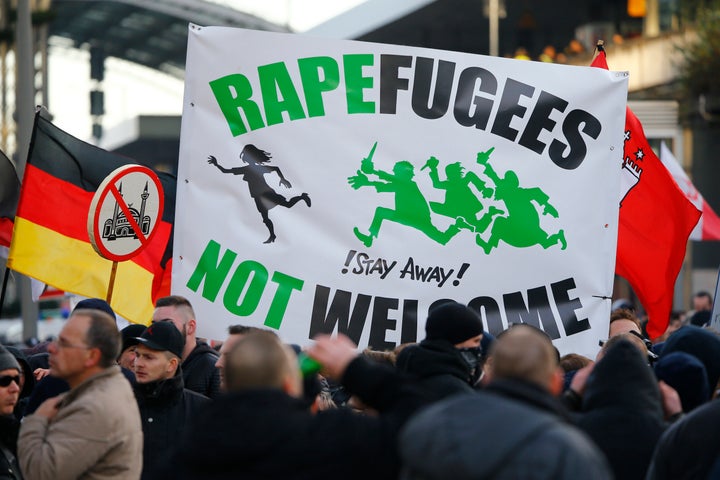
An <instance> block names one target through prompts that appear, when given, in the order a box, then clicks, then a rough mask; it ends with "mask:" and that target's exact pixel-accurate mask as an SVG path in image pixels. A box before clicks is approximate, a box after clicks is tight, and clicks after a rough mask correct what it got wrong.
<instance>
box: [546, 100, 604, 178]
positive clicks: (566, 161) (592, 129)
mask: <svg viewBox="0 0 720 480" xmlns="http://www.w3.org/2000/svg"><path fill="white" fill-rule="evenodd" d="M601 130H602V125H601V124H600V121H599V120H598V119H597V118H595V117H593V116H592V115H591V114H589V113H588V112H586V111H585V110H573V111H572V112H570V113H568V114H567V116H566V117H565V120H564V121H563V124H562V131H563V134H564V135H565V138H566V139H567V141H568V144H567V145H566V144H564V143H563V142H561V141H560V140H558V139H555V140H553V141H552V143H551V144H550V149H549V150H548V153H549V154H550V160H552V161H553V163H554V164H555V165H557V166H558V167H560V168H564V169H566V170H574V169H576V168H577V167H578V166H579V165H580V164H581V163H582V161H583V160H585V155H587V145H585V140H584V139H583V137H582V135H581V133H584V134H586V135H588V136H589V137H591V138H592V139H594V140H597V138H598V137H599V136H600V131H601ZM568 147H569V151H568V153H567V154H566V155H564V153H565V150H568Z"/></svg>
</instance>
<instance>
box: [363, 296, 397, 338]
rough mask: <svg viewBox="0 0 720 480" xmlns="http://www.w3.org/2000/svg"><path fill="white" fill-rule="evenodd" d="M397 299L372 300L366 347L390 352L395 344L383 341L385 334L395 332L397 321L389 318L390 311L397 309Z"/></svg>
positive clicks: (379, 298) (378, 298)
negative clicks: (370, 321)
mask: <svg viewBox="0 0 720 480" xmlns="http://www.w3.org/2000/svg"><path fill="white" fill-rule="evenodd" d="M398 303H399V301H398V299H397V298H385V297H375V299H374V300H373V313H372V323H371V324H370V339H369V340H368V345H370V348H373V349H375V350H390V349H392V348H394V347H395V344H394V343H392V342H388V341H387V340H385V332H387V331H388V330H395V328H396V326H397V320H396V319H393V318H390V315H389V312H390V310H397V309H398Z"/></svg>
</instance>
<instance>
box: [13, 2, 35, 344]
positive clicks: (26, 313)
mask: <svg viewBox="0 0 720 480" xmlns="http://www.w3.org/2000/svg"><path fill="white" fill-rule="evenodd" d="M15 48H16V50H15V54H16V63H17V73H16V75H17V77H16V82H15V110H16V115H17V151H16V159H17V171H18V175H19V176H20V178H23V176H24V174H25V164H26V163H27V158H26V157H27V153H28V148H29V146H30V137H31V135H32V126H33V115H34V112H35V101H34V99H35V67H34V59H33V51H34V50H33V41H32V23H31V18H30V1H29V0H18V12H17V28H16V29H15ZM19 279H20V283H19V287H20V288H19V290H20V305H21V307H22V316H23V339H25V340H27V339H28V338H33V337H35V338H36V337H37V331H38V325H37V322H38V305H37V303H36V302H34V301H33V299H32V287H31V285H30V278H28V277H26V276H24V275H22V276H19Z"/></svg>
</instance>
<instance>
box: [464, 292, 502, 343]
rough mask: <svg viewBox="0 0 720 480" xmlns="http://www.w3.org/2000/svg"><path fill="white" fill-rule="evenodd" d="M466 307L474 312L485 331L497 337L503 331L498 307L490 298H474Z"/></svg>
mask: <svg viewBox="0 0 720 480" xmlns="http://www.w3.org/2000/svg"><path fill="white" fill-rule="evenodd" d="M468 307H470V308H472V309H473V310H475V311H476V312H477V313H478V314H479V315H480V318H481V319H482V320H483V324H484V325H485V329H484V330H485V331H486V332H490V334H492V335H494V336H497V335H499V334H500V333H501V332H502V331H503V330H505V326H504V325H503V321H502V315H500V307H499V306H498V303H497V302H496V301H495V299H493V298H492V297H475V298H473V299H472V300H470V302H469V303H468Z"/></svg>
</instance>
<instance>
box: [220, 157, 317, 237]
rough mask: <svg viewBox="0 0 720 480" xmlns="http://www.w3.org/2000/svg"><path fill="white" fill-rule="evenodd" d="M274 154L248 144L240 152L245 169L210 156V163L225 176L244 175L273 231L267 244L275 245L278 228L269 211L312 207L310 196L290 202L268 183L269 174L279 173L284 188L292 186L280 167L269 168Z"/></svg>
mask: <svg viewBox="0 0 720 480" xmlns="http://www.w3.org/2000/svg"><path fill="white" fill-rule="evenodd" d="M271 158H272V157H271V155H270V154H269V153H268V152H266V151H264V150H260V149H259V148H257V147H256V146H255V145H252V144H248V145H245V148H243V149H242V152H240V160H242V161H243V162H245V163H247V165H245V166H243V167H234V168H225V167H223V166H221V165H220V164H218V161H217V159H216V158H215V157H213V156H212V155H210V156H209V157H208V163H209V164H210V165H215V166H216V167H217V168H218V170H220V171H221V172H222V173H232V174H233V175H241V176H242V179H243V180H245V181H246V182H247V184H248V189H249V190H250V196H251V197H252V198H253V200H255V206H256V207H257V209H258V212H260V215H261V216H262V220H263V223H264V224H265V226H266V227H267V229H268V231H269V232H270V236H269V237H268V239H267V240H265V242H264V243H272V242H274V241H275V227H274V226H273V223H272V221H271V220H270V217H269V216H268V211H269V210H270V209H271V208H273V207H276V206H278V205H280V206H282V207H286V208H290V207H292V206H293V205H295V204H296V203H297V202H299V201H300V200H304V201H305V203H306V204H307V206H308V207H309V206H310V196H309V195H308V194H307V193H303V194H301V195H298V196H295V197H292V198H291V199H289V200H287V199H286V198H285V197H283V196H282V195H280V194H279V193H277V192H276V191H275V190H274V189H273V188H272V187H271V186H270V185H268V184H267V181H266V180H265V175H266V174H268V173H273V172H274V173H276V174H277V175H278V176H279V177H280V185H281V186H283V187H286V188H290V187H292V185H290V182H289V181H288V180H287V179H286V178H285V177H284V176H283V174H282V172H281V171H280V168H279V167H276V166H274V165H267V163H269V162H270V159H271Z"/></svg>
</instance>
